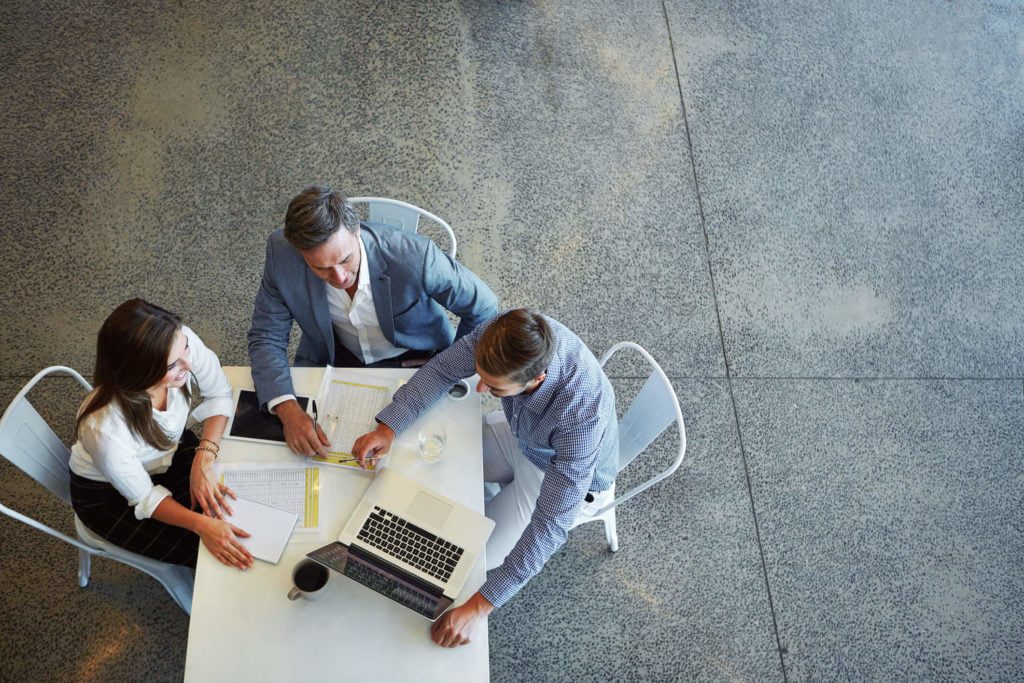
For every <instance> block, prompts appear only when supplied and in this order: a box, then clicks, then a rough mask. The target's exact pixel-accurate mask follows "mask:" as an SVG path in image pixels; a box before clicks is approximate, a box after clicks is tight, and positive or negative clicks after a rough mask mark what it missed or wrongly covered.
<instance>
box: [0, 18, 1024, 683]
mask: <svg viewBox="0 0 1024 683" xmlns="http://www.w3.org/2000/svg"><path fill="white" fill-rule="evenodd" d="M1022 34H1024V8H1022V7H1021V5H1020V4H1019V3H1014V2H965V3H937V2H923V1H912V2H904V3H885V4H883V3H870V2H864V1H854V2H848V3H842V4H841V5H840V6H836V7H833V6H831V4H829V3H817V2H810V1H809V0H800V1H798V2H796V3H779V2H769V3H756V4H744V3H721V2H711V1H709V0H697V1H687V2H682V1H679V0H665V2H663V3H659V2H644V1H639V0H636V1H633V2H626V3H622V2H614V3H613V2H593V3H570V2H540V3H482V2H462V3H460V2H431V3H412V2H384V1H381V2H375V1H369V0H367V1H365V2H340V3H313V2H302V1H300V2H290V3H280V4H279V5H272V4H270V3H266V2H259V3H255V4H254V5H251V6H247V7H245V8H242V7H241V6H237V7H236V6H235V4H234V3H229V4H228V6H227V7H220V6H216V7H215V6H213V5H210V6H203V5H201V4H200V5H196V4H191V5H186V6H177V5H164V4H152V3H135V4H127V3H112V2H107V3H53V2H45V1H43V2H31V3H30V2H24V1H21V0H17V1H16V2H8V3H6V4H5V5H4V8H3V10H2V11H0V79H2V80H0V85H2V89H3V92H4V94H5V97H4V106H3V107H0V154H2V157H0V158H2V161H3V163H2V165H0V200H2V206H3V207H4V211H3V212H2V215H0V285H2V287H3V292H4V295H3V296H2V297H0V323H2V324H0V405H4V406H6V404H7V402H8V401H9V400H10V398H11V397H13V395H14V394H15V393H16V391H17V390H18V388H19V387H20V386H21V385H22V384H23V383H24V382H25V381H26V380H27V379H28V378H29V377H30V376H31V375H32V374H33V373H34V372H35V371H36V370H38V369H39V368H41V367H44V366H46V365H51V364H57V363H63V364H69V365H72V366H74V367H77V368H79V369H80V370H82V371H84V372H86V373H88V372H89V370H90V368H91V364H92V353H93V348H92V347H93V338H94V335H95V332H96V330H97V328H98V325H99V323H100V321H101V320H102V319H103V317H104V316H105V315H106V314H107V313H108V312H109V310H110V309H111V308H112V306H113V305H115V304H116V303H118V302H120V301H122V300H123V299H125V298H127V297H129V296H136V295H137V296H144V297H146V298H150V299H152V300H154V301H156V302H159V303H163V304H164V305H166V306H168V307H170V308H172V309H174V310H176V311H178V312H179V313H180V314H181V315H182V316H183V317H184V318H185V320H186V321H187V322H188V323H189V324H190V325H192V326H193V327H194V328H195V329H196V330H197V331H198V332H199V333H200V334H201V335H202V336H203V337H204V339H205V340H206V341H207V342H208V343H209V345H210V346H212V347H213V348H214V349H216V350H217V351H218V352H219V354H220V355H221V358H222V359H223V361H224V362H225V363H227V364H245V363H247V358H246V355H245V339H244V336H245V331H246V329H247V327H248V321H249V314H250V312H251V302H252V297H253V295H254V292H255V288H256V285H257V282H258V277H259V272H260V267H261V263H262V258H263V244H264V240H265V237H266V235H267V233H268V232H269V231H270V230H271V229H273V228H274V227H275V226H277V225H278V224H279V223H280V220H281V217H282V215H283V212H284V208H285V206H286V204H287V201H288V199H289V198H290V197H291V196H292V195H293V194H295V193H296V192H297V191H298V190H300V189H301V188H302V187H303V186H304V185H306V184H308V183H311V182H326V183H330V184H333V185H335V186H336V187H338V188H341V189H343V190H344V191H347V192H349V193H351V194H353V195H356V194H377V195H384V196H393V197H396V198H400V199H404V200H407V201H411V202H413V203H417V204H420V205H422V206H425V207H427V208H429V209H431V210H432V211H435V212H436V213H438V214H440V215H442V216H444V217H445V218H447V219H448V220H449V221H450V223H451V224H452V226H453V227H454V229H455V231H456V233H457V234H458V237H459V245H460V249H459V253H460V258H461V260H462V261H463V262H464V263H466V264H467V265H469V266H470V267H471V268H473V269H474V270H475V271H476V272H477V273H478V274H480V275H481V276H482V277H483V278H484V279H486V280H487V281H488V282H489V283H491V285H492V286H493V288H494V289H495V291H496V292H497V293H498V295H499V296H500V297H501V298H502V300H503V302H504V303H505V304H506V305H509V306H519V305H530V306H534V307H537V308H540V309H542V310H545V311H546V312H548V313H550V314H552V315H554V316H555V317H557V318H559V319H560V320H562V321H563V322H565V323H566V324H568V325H569V326H570V327H572V328H573V329H575V330H577V331H578V332H579V333H580V335H581V336H582V337H583V338H584V339H585V340H586V341H587V342H588V343H589V344H591V346H592V347H593V348H594V349H595V350H597V351H602V350H604V349H605V348H607V347H608V346H609V345H610V344H612V343H613V342H614V341H617V340H619V339H622V338H628V339H632V340H635V341H638V342H639V343H641V344H642V345H643V346H645V347H646V348H648V349H649V350H650V351H651V352H652V353H653V354H654V355H655V356H656V357H657V358H658V359H659V360H660V361H661V362H662V364H663V365H664V367H665V369H666V371H667V372H668V373H669V375H670V376H671V377H672V379H673V380H674V382H675V383H676V386H677V389H678V393H679V396H680V399H681V402H682V405H683V411H684V414H685V415H686V418H687V420H688V425H689V429H690V440H691V447H690V450H689V453H688V460H687V462H686V463H685V465H684V467H683V469H682V471H681V472H680V473H679V474H678V475H677V476H675V477H673V478H672V479H670V480H668V481H666V482H664V483H663V484H662V485H660V486H658V487H657V488H655V489H653V490H651V491H650V492H648V493H647V494H645V495H643V496H641V497H639V498H637V499H636V500H635V501H632V502H631V503H629V504H627V505H626V506H624V507H623V508H622V510H621V512H620V516H619V525H620V529H619V535H620V541H621V545H622V549H621V551H620V552H619V553H617V554H615V555H611V554H609V553H608V552H607V551H606V549H605V546H604V540H603V534H602V532H601V530H600V528H598V527H597V526H596V525H590V526H589V527H583V528H580V529H577V530H575V531H574V532H573V533H572V534H571V535H570V539H569V542H568V543H567V545H566V547H565V548H564V549H563V550H562V551H561V552H559V553H558V554H557V555H556V556H555V557H554V558H552V560H551V562H550V563H549V565H548V566H547V567H546V568H545V570H544V572H543V573H542V574H541V575H539V576H538V577H537V578H536V579H535V580H534V581H532V582H531V583H530V584H529V585H528V586H527V588H526V589H525V590H524V591H523V593H522V594H521V595H520V596H519V597H518V598H517V599H516V600H514V601H513V602H511V603H510V604H509V605H507V606H506V607H505V608H503V609H502V610H500V611H499V612H496V613H495V615H494V616H493V617H492V619H491V622H490V624H491V625H490V637H491V676H492V678H493V679H494V680H496V681H518V680H567V681H570V680H571V681H577V680H609V681H611V680H614V681H624V680H644V681H647V680H689V679H702V680H753V681H762V680H765V681H778V680H879V681H883V680H908V679H909V680H964V679H967V680H1013V679H1020V678H1022V677H1024V646H1022V645H1021V643H1024V601H1022V598H1021V595H1024V532H1022V529H1024V498H1022V493H1021V492H1022V491H1024V464H1022V463H1024V458H1022V456H1024V452H1022V447H1021V444H1022V443H1024V360H1022V358H1024V356H1022V350H1024V304H1022V303H1021V302H1022V299H1021V297H1020V295H1019V293H1020V292H1021V291H1024V266H1022V265H1021V264H1022V263H1024V246H1022V244H1024V241H1022V240H1021V239H1020V234H1021V228H1020V226H1021V225H1024V201H1022V192H1021V186H1022V185H1021V180H1022V178H1021V174H1022V172H1021V169H1022V168H1024V153H1022V149H1024V144H1022V143H1024V137H1022V133H1021V131H1022V122H1024V116H1022V114H1024V78H1022V75H1021V74H1022V73H1024V48H1022V47H1021V46H1022V42H1021V37H1020V36H1021V35H1022ZM612 374H613V376H614V383H615V385H616V387H617V388H618V390H619V392H620V398H622V399H623V401H625V400H628V397H629V396H630V395H631V393H632V392H635V391H636V389H637V387H638V380H637V379H636V376H635V368H634V367H631V366H628V365H623V366H620V367H616V368H613V370H612ZM38 394H39V397H40V401H41V402H42V403H44V404H45V405H47V406H48V409H47V414H48V416H51V417H52V418H53V419H54V420H55V421H56V422H57V423H58V424H61V425H64V427H62V430H63V434H64V435H65V436H69V434H68V429H67V427H66V425H68V423H69V420H70V416H71V414H72V413H73V411H74V407H75V402H76V400H77V397H76V396H75V392H74V391H72V390H71V387H70V384H69V383H61V382H60V381H58V382H56V383H55V384H54V385H53V386H48V387H43V388H41V389H40V390H39V392H38ZM672 445H673V444H672V440H671V439H666V440H665V441H664V442H660V443H658V444H656V446H655V448H654V454H653V458H654V459H656V458H657V457H658V456H666V457H667V455H668V453H670V451H671V448H672ZM638 469H640V470H642V469H643V468H638ZM641 475H642V471H635V472H630V473H628V474H627V475H625V476H626V478H625V479H624V480H623V481H624V482H625V481H627V480H629V479H633V480H636V479H638V478H639V477H640V476H641ZM0 502H2V503H4V504H5V505H8V506H10V507H13V508H15V509H18V510H21V511H23V512H25V513H27V514H30V515H33V516H37V517H38V518H40V519H42V520H44V521H47V523H50V524H53V525H54V526H56V527H58V528H61V529H63V530H65V531H67V530H69V523H70V519H69V516H68V515H67V514H66V513H65V512H64V510H62V509H61V507H60V506H59V505H57V504H56V503H54V502H53V501H51V500H49V499H47V498H46V495H45V492H42V493H41V490H40V489H39V488H38V487H36V486H35V484H34V483H32V482H28V481H26V479H25V477H24V476H22V475H21V474H20V472H18V471H17V470H16V469H15V468H13V467H12V466H10V465H9V464H7V463H6V462H0ZM0 547H2V548H3V557H2V558H0V608H2V609H0V613H2V614H3V622H2V625H0V680H2V681H7V680H11V681H14V680H18V681H21V680H146V681H156V680H180V679H181V677H182V672H183V667H184V661H185V642H186V636H187V631H188V619H187V617H186V616H185V615H184V614H183V613H181V612H180V611H179V610H178V609H177V608H176V607H175V606H174V604H173V603H172V601H171V600H170V598H169V597H168V596H167V595H166V594H165V593H164V592H163V591H162V589H161V588H160V587H159V586H158V585H157V584H156V583H155V582H154V581H153V580H151V579H149V578H148V577H146V576H144V575H141V574H139V573H137V572H135V571H133V570H130V569H128V568H125V567H122V566H121V565H117V564H114V563H109V562H104V561H102V560H100V561H97V562H96V564H95V566H94V570H93V580H92V583H91V584H90V586H89V587H88V588H86V589H84V590H83V589H79V588H78V587H77V584H76V582H75V556H74V553H73V552H72V550H71V549H70V548H68V547H66V546H64V545H62V544H59V543H57V542H55V541H51V540H49V539H48V538H46V537H43V536H42V535H41V534H38V533H36V532H32V531H31V530H29V529H28V528H27V527H24V526H22V525H20V524H18V523H16V522H13V521H11V520H9V519H8V518H6V517H0Z"/></svg>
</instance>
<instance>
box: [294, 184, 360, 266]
mask: <svg viewBox="0 0 1024 683" xmlns="http://www.w3.org/2000/svg"><path fill="white" fill-rule="evenodd" d="M342 228H345V229H346V230H348V231H349V232H351V233H352V234H353V235H356V234H358V233H359V218H358V216H357V215H356V210H355V208H354V207H353V206H352V203H351V202H349V201H348V200H347V199H345V197H343V196H342V195H341V194H340V193H338V192H335V191H334V190H332V189H331V188H329V187H323V186H320V185H313V186H312V187H307V188H306V189H305V190H303V191H302V192H301V194H299V195H296V197H295V198H294V199H293V200H292V201H291V202H289V204H288V212H287V213H285V216H284V236H285V239H287V240H288V241H289V242H290V243H291V245H292V246H293V247H295V248H296V249H298V250H300V251H307V250H309V249H315V248H316V247H319V246H320V245H321V244H323V243H324V242H326V241H327V240H329V239H331V237H332V236H333V235H334V233H336V232H338V230H341V229H342Z"/></svg>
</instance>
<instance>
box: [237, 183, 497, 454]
mask: <svg viewBox="0 0 1024 683" xmlns="http://www.w3.org/2000/svg"><path fill="white" fill-rule="evenodd" d="M446 310H448V311H451V312H452V313H454V314H455V315H457V316H459V318H460V321H459V327H458V330H457V331H456V332H455V334H454V335H453V334H452V326H451V323H450V322H449V321H448V316H447V313H446V312H445V311H446ZM496 312H497V298H496V297H495V296H494V293H493V292H492V291H491V289H490V288H489V287H488V286H487V285H486V284H484V282H483V281H482V280H481V279H480V278H478V277H477V276H476V275H474V274H473V273H472V272H471V271H470V270H469V269H467V268H465V267H464V266H462V265H461V264H460V263H458V262H457V261H455V259H453V258H451V257H450V256H448V255H447V254H445V253H444V252H443V251H441V250H440V249H438V248H437V245H435V244H434V243H433V242H432V241H430V240H429V239H427V238H425V237H421V236H419V235H416V234H415V233H413V232H410V231H408V230H401V229H398V228H392V227H389V226H386V225H379V224H365V223H362V224H361V223H359V221H358V220H357V217H356V212H355V209H354V208H353V207H352V204H351V203H349V202H348V201H347V200H346V199H345V198H344V197H343V196H342V195H341V194H339V193H337V192H334V191H333V190H331V189H330V188H327V187H319V186H313V187H309V188H306V189H305V190H303V192H302V194H300V195H298V196H297V197H295V198H294V199H292V201H291V203H290V204H289V205H288V212H287V213H286V214H285V227H284V230H275V231H274V232H273V233H271V235H270V238H269V239H268V240H267V256H266V262H265V264H264V268H263V281H262V282H261V283H260V289H259V292H258V293H257V294H256V303H255V305H254V307H253V313H252V327H251V328H250V329H249V360H250V363H251V364H252V378H253V383H254V384H255V386H256V394H257V396H258V397H259V401H260V404H261V405H263V404H265V405H266V406H267V407H268V409H269V410H270V411H271V412H274V413H275V414H276V415H277V416H278V417H279V418H280V419H281V422H282V423H283V425H284V433H285V440H286V441H287V442H288V446H289V447H290V448H291V449H292V451H294V452H295V453H298V454H301V455H314V454H317V455H321V456H322V455H326V453H327V447H328V446H330V443H329V442H328V441H327V438H326V436H324V433H323V432H322V431H321V430H320V429H319V427H316V428H314V426H313V423H312V421H311V420H310V419H309V417H308V416H307V415H306V413H305V411H303V410H302V408H300V407H299V405H298V402H297V401H296V400H295V390H294V388H293V387H292V380H291V371H290V368H289V366H288V340H289V336H290V334H291V329H292V322H293V321H294V322H297V323H298V324H299V328H300V329H301V330H302V338H301V340H300V342H299V348H298V351H297V352H296V355H295V364H296V365H311V366H324V365H328V364H330V365H333V366H335V367H366V366H373V367H413V366H418V365H422V364H423V363H424V362H426V359H428V358H430V357H431V356H433V355H434V354H435V353H437V352H438V351H440V350H443V349H446V348H448V347H449V346H450V345H451V343H452V341H453V339H458V338H461V337H463V336H464V335H466V334H467V333H468V332H469V331H470V330H472V329H473V328H474V327H476V326H477V325H479V324H480V323H481V322H483V321H485V320H487V319H488V318H490V317H492V316H493V315H494V314H495V313H496ZM314 429H315V431H314Z"/></svg>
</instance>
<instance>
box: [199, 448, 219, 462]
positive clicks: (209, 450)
mask: <svg viewBox="0 0 1024 683" xmlns="http://www.w3.org/2000/svg"><path fill="white" fill-rule="evenodd" d="M199 451H206V452H207V453H213V459H214V460H216V459H217V451H215V450H213V449H212V448H208V447H206V446H200V447H199V448H197V449H196V453H198V452H199Z"/></svg>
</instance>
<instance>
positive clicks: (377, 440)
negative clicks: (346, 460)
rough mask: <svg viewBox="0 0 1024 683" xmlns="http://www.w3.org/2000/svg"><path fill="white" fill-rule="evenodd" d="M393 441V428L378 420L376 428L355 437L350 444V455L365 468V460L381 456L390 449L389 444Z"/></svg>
mask: <svg viewBox="0 0 1024 683" xmlns="http://www.w3.org/2000/svg"><path fill="white" fill-rule="evenodd" d="M394 441H395V432H394V430H392V429H391V427H388V426H387V425H386V424H384V423H383V422H378V423H377V428H376V429H374V430H373V431H372V432H368V433H366V434H363V435H362V436H361V437H359V438H358V439H356V442H355V444H354V445H353V446H352V455H354V456H356V459H357V460H358V461H359V466H360V467H362V468H363V469H366V461H367V460H377V459H378V458H381V457H382V456H383V455H384V454H385V453H387V452H388V451H390V450H391V444H392V443H394Z"/></svg>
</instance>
